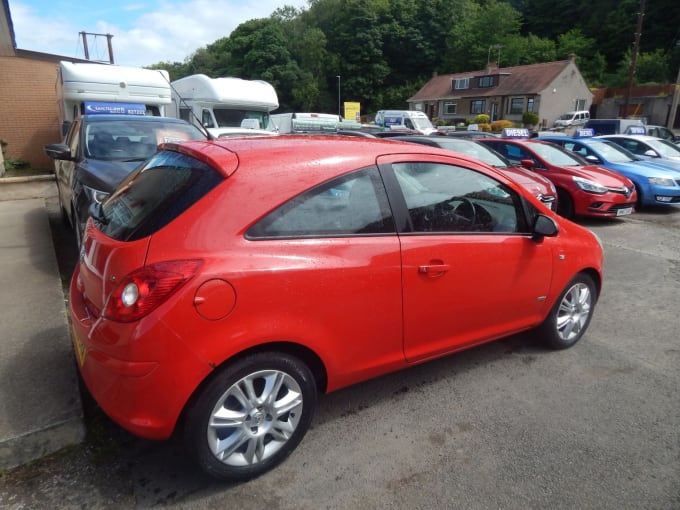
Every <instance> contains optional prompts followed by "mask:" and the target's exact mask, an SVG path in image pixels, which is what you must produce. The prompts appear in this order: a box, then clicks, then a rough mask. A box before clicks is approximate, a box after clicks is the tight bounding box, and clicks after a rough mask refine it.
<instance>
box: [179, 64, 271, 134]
mask: <svg viewBox="0 0 680 510" xmlns="http://www.w3.org/2000/svg"><path fill="white" fill-rule="evenodd" d="M171 85H172V105H171V107H170V108H169V111H170V113H169V116H172V117H177V118H179V119H184V120H186V121H187V122H191V123H193V124H195V125H198V126H199V127H201V126H202V127H203V128H205V129H207V130H208V132H209V133H210V134H211V135H213V136H214V137H220V136H229V135H232V134H249V133H250V134H253V133H262V134H265V133H268V134H271V132H267V131H266V130H267V129H268V128H269V112H271V111H273V110H276V109H277V108H278V107H279V98H278V96H277V95H276V91H275V90H274V87H272V86H271V85H270V84H269V83H267V82H266V81H262V80H243V79H241V78H234V77H227V78H209V77H208V76H206V75H205V74H193V75H191V76H186V77H184V78H180V79H179V80H175V81H173V82H172V84H171Z"/></svg>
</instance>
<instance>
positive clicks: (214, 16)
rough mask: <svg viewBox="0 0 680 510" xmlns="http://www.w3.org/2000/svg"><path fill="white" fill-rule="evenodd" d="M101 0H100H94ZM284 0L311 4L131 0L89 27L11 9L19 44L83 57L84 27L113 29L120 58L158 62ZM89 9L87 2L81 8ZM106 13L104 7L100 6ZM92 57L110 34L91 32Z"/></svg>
mask: <svg viewBox="0 0 680 510" xmlns="http://www.w3.org/2000/svg"><path fill="white" fill-rule="evenodd" d="M94 1H95V2H98V0H94ZM284 5H293V6H295V7H298V8H300V7H306V6H307V0H259V1H258V0H247V1H242V0H241V1H240V0H212V1H209V0H190V1H184V2H174V1H170V0H162V1H161V2H159V3H158V8H157V9H156V10H154V11H151V12H143V11H144V5H143V4H139V3H136V4H128V5H127V7H125V6H123V7H121V10H120V11H116V12H115V13H114V14H110V12H111V11H110V10H109V11H108V12H109V14H108V15H107V19H101V18H93V19H91V20H88V21H87V24H88V27H87V28H83V27H76V26H75V22H74V21H73V20H72V19H70V18H69V16H68V15H67V14H66V15H65V14H60V15H58V16H57V17H56V19H55V17H50V15H49V14H46V15H45V17H41V16H42V10H41V11H40V12H36V11H35V10H33V9H31V8H30V7H27V6H25V5H23V4H20V3H16V2H12V4H11V5H10V10H11V14H12V20H13V23H14V32H15V36H16V40H17V47H18V48H20V49H26V50H33V51H41V52H45V53H54V54H57V55H65V56H74V57H80V58H83V56H84V52H83V48H82V42H81V39H80V38H79V36H78V34H79V32H80V31H83V30H87V31H88V32H96V33H100V34H112V35H113V38H112V41H111V42H112V47H113V53H114V60H115V62H116V64H120V65H129V66H144V65H149V64H155V63H157V62H161V61H166V62H183V61H184V60H185V59H186V58H187V57H189V56H191V55H192V54H193V53H194V52H195V51H196V50H197V49H198V48H201V47H205V46H206V45H208V44H210V43H212V42H214V41H215V40H217V39H220V38H222V37H227V36H228V35H229V34H230V33H231V32H232V30H234V29H235V28H236V27H237V26H238V25H239V24H241V23H243V22H244V21H247V20H249V19H254V18H264V17H268V16H269V15H270V14H271V13H272V12H274V10H276V9H277V8H279V7H283V6H284ZM83 9H87V6H86V5H82V7H81V10H80V12H79V13H78V14H79V15H80V16H82V12H83V11H82V10H83ZM98 14H99V15H102V14H103V12H99V13H98ZM82 19H83V18H80V20H81V21H80V22H81V23H82V22H83V21H82ZM88 47H89V51H90V58H91V59H96V60H107V59H108V52H107V43H106V37H97V38H92V37H90V38H88Z"/></svg>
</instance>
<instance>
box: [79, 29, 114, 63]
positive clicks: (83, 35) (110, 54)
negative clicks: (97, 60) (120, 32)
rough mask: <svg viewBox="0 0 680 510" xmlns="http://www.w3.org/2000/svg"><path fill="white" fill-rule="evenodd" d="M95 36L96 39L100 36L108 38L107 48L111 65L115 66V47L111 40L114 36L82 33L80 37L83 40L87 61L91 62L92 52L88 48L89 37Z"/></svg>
mask: <svg viewBox="0 0 680 510" xmlns="http://www.w3.org/2000/svg"><path fill="white" fill-rule="evenodd" d="M88 35H93V36H94V37H95V38H96V37H98V36H101V37H106V46H107V49H108V51H109V64H113V63H114V62H113V46H112V45H111V39H113V35H111V34H93V33H91V32H80V36H81V37H82V38H83V51H84V53H85V60H90V50H89V48H88V47H87V36H88Z"/></svg>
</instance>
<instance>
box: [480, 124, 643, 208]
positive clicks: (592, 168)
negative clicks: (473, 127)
mask: <svg viewBox="0 0 680 510" xmlns="http://www.w3.org/2000/svg"><path fill="white" fill-rule="evenodd" d="M479 142H480V143H483V144H484V145H486V146H488V147H490V148H492V149H494V150H495V151H497V152H499V153H500V154H501V155H503V156H505V157H506V158H507V159H509V160H510V161H512V162H513V163H516V164H521V165H523V166H525V167H528V168H529V169H530V170H532V171H534V172H536V173H539V174H540V175H543V176H545V177H546V178H548V179H549V180H550V181H552V183H553V184H554V185H555V188H557V194H558V212H559V213H560V214H561V215H562V216H565V217H568V218H570V217H573V216H599V217H613V216H625V215H628V214H632V213H633V212H635V203H636V201H637V192H636V190H635V185H634V184H633V182H632V181H631V180H630V179H628V178H627V177H625V176H623V175H621V174H619V173H616V172H613V171H611V170H608V169H606V168H603V167H600V166H597V165H591V164H587V163H584V161H582V160H581V159H579V158H578V157H576V156H574V155H572V154H569V153H568V152H566V151H564V149H562V148H560V147H555V146H554V145H552V144H549V143H548V142H544V141H539V140H525V139H510V138H484V139H480V140H479Z"/></svg>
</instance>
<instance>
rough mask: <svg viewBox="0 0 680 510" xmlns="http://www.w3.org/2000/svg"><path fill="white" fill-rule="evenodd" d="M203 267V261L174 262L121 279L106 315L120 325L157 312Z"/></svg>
mask: <svg viewBox="0 0 680 510" xmlns="http://www.w3.org/2000/svg"><path fill="white" fill-rule="evenodd" d="M201 265H202V261H200V260H173V261H170V262H159V263H157V264H152V265H150V266H145V267H142V268H140V269H137V270H136V271H133V272H132V273H130V274H128V275H126V276H125V277H123V278H122V279H121V281H120V282H119V283H118V285H117V286H116V288H115V289H113V292H112V293H111V295H110V296H109V299H108V300H107V301H106V307H105V308H104V313H103V314H102V315H103V316H104V317H106V318H107V319H109V320H112V321H116V322H132V321H136V320H138V319H141V318H142V317H144V316H145V315H148V314H149V313H150V312H151V311H153V310H155V309H156V308H157V307H158V306H160V305H161V304H162V303H163V302H164V301H165V300H167V299H168V298H169V297H170V296H171V295H172V294H173V293H174V292H176V291H177V290H178V289H179V288H180V287H181V286H182V285H183V284H184V283H186V282H187V281H188V280H189V279H190V278H191V277H192V276H194V275H195V274H196V273H197V272H198V270H199V268H200V267H201Z"/></svg>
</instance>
